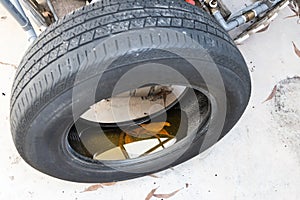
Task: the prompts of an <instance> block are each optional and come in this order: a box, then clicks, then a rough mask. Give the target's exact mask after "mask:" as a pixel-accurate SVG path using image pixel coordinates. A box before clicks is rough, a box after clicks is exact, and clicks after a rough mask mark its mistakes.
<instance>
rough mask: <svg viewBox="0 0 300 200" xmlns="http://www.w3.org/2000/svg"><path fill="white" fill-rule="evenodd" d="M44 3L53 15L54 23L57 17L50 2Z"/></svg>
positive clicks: (49, 0)
mask: <svg viewBox="0 0 300 200" xmlns="http://www.w3.org/2000/svg"><path fill="white" fill-rule="evenodd" d="M46 2H47V5H48V7H49V9H50V10H51V12H52V14H53V17H54V19H55V21H57V20H58V16H57V14H56V12H55V10H54V8H53V5H52V2H51V0H47V1H46Z"/></svg>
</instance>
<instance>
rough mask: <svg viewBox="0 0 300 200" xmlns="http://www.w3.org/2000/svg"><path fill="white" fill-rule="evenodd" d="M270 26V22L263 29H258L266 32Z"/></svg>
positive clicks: (260, 31)
mask: <svg viewBox="0 0 300 200" xmlns="http://www.w3.org/2000/svg"><path fill="white" fill-rule="evenodd" d="M269 27H270V24H268V26H266V27H265V28H263V29H261V30H259V31H257V33H262V32H265V31H267V30H268V29H269Z"/></svg>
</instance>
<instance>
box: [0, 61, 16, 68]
mask: <svg viewBox="0 0 300 200" xmlns="http://www.w3.org/2000/svg"><path fill="white" fill-rule="evenodd" d="M0 64H1V65H6V66H10V67H13V68H15V69H17V66H16V65H14V64H10V63H6V62H1V61H0Z"/></svg>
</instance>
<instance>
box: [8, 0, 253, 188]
mask: <svg viewBox="0 0 300 200" xmlns="http://www.w3.org/2000/svg"><path fill="white" fill-rule="evenodd" d="M145 30H146V31H145ZM139 31H144V32H143V33H144V34H140V33H139ZM174 31H175V32H176V33H178V34H176V33H174ZM157 32H159V33H161V35H160V34H157ZM127 33H128V34H130V35H136V37H135V38H132V37H130V36H128V37H127V36H126V37H127V39H128V41H129V42H124V41H123V39H124V37H121V36H122V34H123V35H124V34H127ZM179 33H183V34H179ZM149 38H151V39H149ZM192 40H193V41H192ZM195 41H196V43H197V44H199V45H200V46H201V48H198V47H197V45H193V43H194V42H195ZM100 43H101V45H102V46H100V47H101V48H99V46H98V45H99V44H100ZM103 44H106V45H103ZM168 49H175V50H179V52H182V53H183V54H184V55H185V56H186V57H188V58H190V59H192V60H197V59H199V60H200V61H201V62H205V63H207V65H205V66H197V67H199V68H200V69H202V70H203V71H204V72H206V71H210V70H211V68H212V66H213V65H215V66H216V67H217V69H218V70H217V71H218V73H219V74H220V76H221V78H222V81H223V83H224V87H225V91H226V92H225V93H224V92H223V91H222V88H218V87H219V85H218V84H214V81H215V80H214V78H215V77H208V79H209V80H211V81H210V82H209V83H207V81H206V80H205V77H202V76H201V75H197V71H196V70H195V69H194V68H193V67H192V66H191V65H190V64H189V63H188V62H187V61H186V58H184V59H183V58H182V57H180V56H178V55H176V53H171V52H170V51H167V50H168ZM93 50H95V51H96V53H93V54H91V53H90V52H91V51H93ZM189 50H191V51H189ZM177 52H178V51H177ZM185 52H193V53H189V54H185ZM137 53H138V54H137ZM206 53H208V55H209V56H210V58H208V57H207V56H206ZM137 55H139V56H137ZM98 56H99V57H98ZM100 57H101V60H100ZM114 58H117V59H116V60H114ZM112 60H114V62H113V63H111V64H109V65H108V68H107V69H105V68H103V67H104V66H105V64H107V63H109V62H111V61H112ZM150 61H151V62H155V63H158V64H163V65H167V66H169V67H170V68H173V69H175V70H176V71H179V72H180V73H181V74H182V75H184V76H185V77H186V79H187V80H188V81H189V82H190V84H191V85H193V86H194V87H195V88H197V89H199V90H201V91H202V92H204V93H206V94H208V95H210V96H211V97H212V98H213V99H214V100H215V104H213V105H214V106H215V107H213V108H212V110H214V114H213V115H212V116H211V117H210V121H209V124H208V125H207V126H206V129H203V128H202V129H199V130H198V132H195V136H194V137H193V139H192V141H189V144H188V147H186V143H181V144H179V145H177V146H176V149H171V151H169V152H168V151H167V150H164V151H166V153H165V154H163V155H162V156H159V157H155V156H152V157H151V159H150V160H149V161H148V160H141V159H140V160H133V161H126V162H123V163H122V164H118V163H112V164H111V165H107V164H105V163H103V162H100V161H93V160H90V159H88V158H84V157H81V156H76V155H75V154H72V152H71V151H72V150H70V147H69V145H68V144H67V136H66V135H67V132H68V130H69V129H70V127H71V126H72V124H73V123H74V119H77V118H78V116H79V115H80V114H82V113H83V112H84V111H85V110H86V109H87V108H88V107H89V106H90V105H91V104H92V103H94V102H90V101H89V100H86V97H88V96H90V95H91V94H93V93H95V94H96V95H95V98H96V100H100V99H103V98H105V97H109V96H110V95H111V93H112V90H113V89H114V85H115V84H116V82H117V81H118V80H119V79H120V77H121V76H122V75H123V74H124V73H125V72H127V71H128V70H130V69H132V68H134V67H135V66H137V65H139V64H141V63H147V62H150ZM183 65H184V67H183ZM80 66H81V67H80ZM82 66H84V67H82ZM153 71H154V72H153V73H157V74H159V73H160V70H159V69H158V68H153ZM78 74H81V75H82V76H78ZM100 76H101V79H100V78H99V77H100ZM98 79H100V81H98ZM155 79H157V80H158V79H159V81H162V82H165V83H166V84H170V83H171V84H182V83H181V82H180V81H179V80H177V79H176V77H174V76H173V75H172V76H171V75H166V77H163V78H161V77H159V76H157V77H156V78H155ZM174 79H175V80H174ZM149 81H151V80H150V78H149ZM133 82H134V81H133ZM95 83H96V84H98V86H97V87H95V90H93V89H90V88H93V86H95ZM207 84H210V85H209V86H207ZM250 85H251V83H250V77H249V72H248V68H247V66H246V64H245V62H244V59H243V57H242V55H241V54H240V52H239V51H238V49H237V48H236V46H235V45H234V43H233V41H232V40H231V39H230V37H229V36H228V34H227V33H226V32H225V31H224V30H223V29H222V28H221V27H220V26H219V25H218V24H217V22H216V21H215V20H214V19H213V18H212V17H211V16H209V15H208V14H206V13H205V12H204V11H202V10H200V9H198V8H196V7H194V6H192V5H189V4H187V3H185V2H183V1H173V0H155V1H154V0H148V1H144V0H118V1H115V0H102V1H100V2H98V3H95V4H92V5H89V6H86V7H83V8H82V9H80V10H77V11H75V12H73V13H71V14H69V15H67V16H65V17H64V18H63V19H61V20H60V21H58V22H57V23H55V24H53V25H52V26H51V27H49V28H48V29H47V30H46V31H45V32H44V33H42V34H41V35H40V36H39V37H38V39H37V40H36V41H35V42H34V44H33V45H32V46H31V47H30V48H29V50H28V51H27V52H26V54H25V56H24V58H23V60H22V62H21V64H20V66H19V68H18V71H17V73H16V77H15V81H14V84H13V89H12V98H11V116H10V117H11V132H12V136H13V140H14V142H15V145H16V148H17V150H18V152H19V153H20V155H21V156H22V157H23V159H24V160H25V161H26V162H27V163H29V164H30V165H31V166H33V167H34V168H36V169H38V170H40V171H42V172H44V173H46V174H49V175H51V176H54V177H58V178H61V179H65V180H70V181H77V182H111V181H119V180H124V179H130V178H135V177H140V176H143V175H146V174H151V173H154V172H157V171H160V170H163V169H166V168H168V167H171V166H175V165H177V164H179V163H182V162H184V161H186V160H188V159H190V158H191V157H193V156H196V155H198V154H199V153H200V152H202V151H204V150H205V149H207V148H208V147H210V146H211V145H213V144H214V143H215V142H216V141H217V140H219V139H221V138H222V137H223V136H224V135H225V134H226V133H227V132H228V131H229V130H230V129H231V128H232V127H233V126H234V124H235V123H236V122H237V121H238V120H239V118H240V117H241V115H242V113H243V112H244V110H245V108H246V106H247V103H248V100H249V96H250V90H251V89H250V87H251V86H250ZM133 86H134V84H133V85H130V86H128V87H133ZM208 87H211V88H213V89H212V90H208ZM74 89H75V90H77V91H79V94H78V95H77V94H75V96H74ZM127 89H129V88H127ZM72 93H73V94H72ZM224 97H225V99H224ZM224 102H226V103H225V105H226V108H223V107H224ZM222 106H223V107H222ZM74 109H75V110H76V113H74ZM222 109H223V111H222ZM224 109H225V110H224ZM222 112H225V113H224V119H222V118H221V116H222ZM222 120H223V123H222V128H221V130H218V128H217V127H216V126H215V125H214V124H217V123H218V122H221V121H222ZM204 140H205V144H203V141H204ZM183 147H186V148H184V152H183V151H181V150H180V149H182V148H183ZM164 162H168V163H167V164H166V165H161V163H164ZM160 165H161V167H154V166H160Z"/></svg>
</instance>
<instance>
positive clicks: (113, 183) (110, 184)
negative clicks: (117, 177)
mask: <svg viewBox="0 0 300 200" xmlns="http://www.w3.org/2000/svg"><path fill="white" fill-rule="evenodd" d="M116 183H117V182H110V183H101V185H102V186H112V185H115V184H116Z"/></svg>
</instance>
